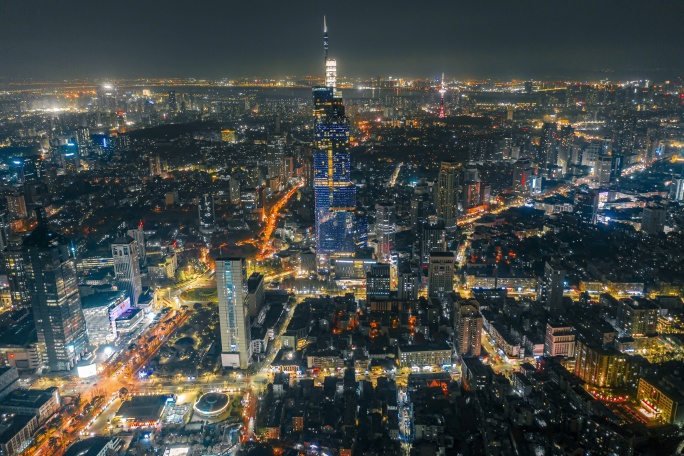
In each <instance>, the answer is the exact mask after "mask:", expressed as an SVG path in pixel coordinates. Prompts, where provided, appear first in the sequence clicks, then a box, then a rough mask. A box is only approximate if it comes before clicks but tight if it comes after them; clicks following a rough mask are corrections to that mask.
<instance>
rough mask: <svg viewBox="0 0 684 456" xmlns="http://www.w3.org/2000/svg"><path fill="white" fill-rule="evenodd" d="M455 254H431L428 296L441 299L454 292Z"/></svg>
mask: <svg viewBox="0 0 684 456" xmlns="http://www.w3.org/2000/svg"><path fill="white" fill-rule="evenodd" d="M455 262H456V256H455V255H454V252H449V251H446V252H437V251H432V252H430V263H429V265H428V296H429V297H441V296H445V295H447V294H449V293H451V292H452V291H454V263H455Z"/></svg>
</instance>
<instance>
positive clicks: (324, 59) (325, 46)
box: [323, 16, 328, 63]
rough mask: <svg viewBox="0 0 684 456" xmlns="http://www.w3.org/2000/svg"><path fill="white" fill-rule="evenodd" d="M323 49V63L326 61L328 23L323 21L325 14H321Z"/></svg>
mask: <svg viewBox="0 0 684 456" xmlns="http://www.w3.org/2000/svg"><path fill="white" fill-rule="evenodd" d="M323 51H324V52H325V55H324V56H323V63H325V62H327V61H328V24H326V22H325V16H323Z"/></svg>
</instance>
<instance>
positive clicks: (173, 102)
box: [169, 90, 178, 112]
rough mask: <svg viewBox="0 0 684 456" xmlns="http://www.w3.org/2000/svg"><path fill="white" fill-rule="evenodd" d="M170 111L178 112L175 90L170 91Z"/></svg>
mask: <svg viewBox="0 0 684 456" xmlns="http://www.w3.org/2000/svg"><path fill="white" fill-rule="evenodd" d="M169 111H171V112H176V111H178V101H176V91H175V90H171V91H169Z"/></svg>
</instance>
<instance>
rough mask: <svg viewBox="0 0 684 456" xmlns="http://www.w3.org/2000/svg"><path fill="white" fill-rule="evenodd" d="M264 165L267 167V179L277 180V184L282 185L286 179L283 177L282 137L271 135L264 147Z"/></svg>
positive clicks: (283, 140)
mask: <svg viewBox="0 0 684 456" xmlns="http://www.w3.org/2000/svg"><path fill="white" fill-rule="evenodd" d="M266 165H267V166H268V177H269V178H277V179H278V180H279V183H280V184H283V183H284V182H285V180H286V179H287V176H286V175H285V137H284V136H283V135H273V137H272V138H271V140H270V141H269V144H268V145H267V146H266Z"/></svg>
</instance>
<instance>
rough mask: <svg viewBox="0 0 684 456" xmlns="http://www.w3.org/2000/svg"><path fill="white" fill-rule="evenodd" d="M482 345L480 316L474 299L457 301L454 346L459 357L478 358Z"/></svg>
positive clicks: (477, 304) (478, 305)
mask: <svg viewBox="0 0 684 456" xmlns="http://www.w3.org/2000/svg"><path fill="white" fill-rule="evenodd" d="M481 344H482V315H480V303H479V302H477V301H476V300H475V299H470V300H468V301H458V302H456V303H455V309H454V345H455V347H456V351H457V352H458V354H459V355H461V356H465V357H479V356H480V351H481Z"/></svg>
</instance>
